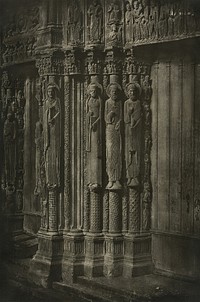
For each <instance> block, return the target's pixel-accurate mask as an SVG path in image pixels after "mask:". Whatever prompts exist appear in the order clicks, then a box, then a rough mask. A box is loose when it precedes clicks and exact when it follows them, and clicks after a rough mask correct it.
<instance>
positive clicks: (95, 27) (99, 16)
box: [88, 0, 103, 42]
mask: <svg viewBox="0 0 200 302" xmlns="http://www.w3.org/2000/svg"><path fill="white" fill-rule="evenodd" d="M88 17H89V40H90V42H101V39H102V36H103V9H102V6H101V4H99V3H98V0H94V1H93V3H92V4H91V5H90V7H89V9H88Z"/></svg>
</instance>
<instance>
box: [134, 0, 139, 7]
mask: <svg viewBox="0 0 200 302" xmlns="http://www.w3.org/2000/svg"><path fill="white" fill-rule="evenodd" d="M133 7H134V8H135V9H138V8H139V2H138V1H134V2H133Z"/></svg>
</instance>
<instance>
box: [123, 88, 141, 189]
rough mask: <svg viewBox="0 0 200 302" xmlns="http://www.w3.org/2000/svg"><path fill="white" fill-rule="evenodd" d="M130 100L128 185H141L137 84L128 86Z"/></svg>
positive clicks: (127, 112)
mask: <svg viewBox="0 0 200 302" xmlns="http://www.w3.org/2000/svg"><path fill="white" fill-rule="evenodd" d="M127 95H128V97H129V99H128V100H127V101H126V102H125V104H124V122H125V160H126V176H127V185H128V186H131V187H135V186H138V185H139V174H140V157H141V124H142V123H141V122H142V119H141V117H142V112H141V104H140V100H139V99H138V97H139V95H140V86H139V84H137V83H130V84H128V85H127Z"/></svg>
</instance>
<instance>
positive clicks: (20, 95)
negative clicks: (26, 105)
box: [17, 90, 23, 99]
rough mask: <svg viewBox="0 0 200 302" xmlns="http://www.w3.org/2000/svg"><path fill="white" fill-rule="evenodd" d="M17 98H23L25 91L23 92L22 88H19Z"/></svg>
mask: <svg viewBox="0 0 200 302" xmlns="http://www.w3.org/2000/svg"><path fill="white" fill-rule="evenodd" d="M17 98H18V99H21V98H23V92H22V90H18V92H17Z"/></svg>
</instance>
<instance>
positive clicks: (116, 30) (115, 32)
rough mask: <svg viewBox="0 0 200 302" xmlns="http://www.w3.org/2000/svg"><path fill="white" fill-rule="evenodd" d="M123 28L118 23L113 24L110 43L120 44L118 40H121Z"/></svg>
mask: <svg viewBox="0 0 200 302" xmlns="http://www.w3.org/2000/svg"><path fill="white" fill-rule="evenodd" d="M121 35H122V32H121V28H120V27H119V26H118V25H116V24H114V23H113V24H112V25H111V31H110V33H109V37H108V38H109V43H110V44H112V45H114V44H118V42H121Z"/></svg>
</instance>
